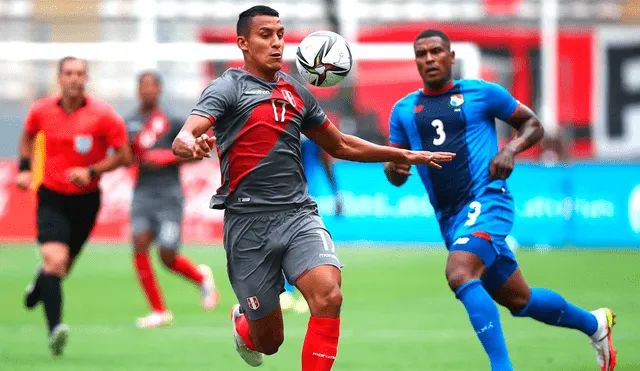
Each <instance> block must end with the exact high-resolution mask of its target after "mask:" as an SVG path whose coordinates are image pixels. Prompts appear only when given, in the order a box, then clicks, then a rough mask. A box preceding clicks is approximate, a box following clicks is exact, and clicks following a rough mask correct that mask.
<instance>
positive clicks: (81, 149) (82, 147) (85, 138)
mask: <svg viewBox="0 0 640 371" xmlns="http://www.w3.org/2000/svg"><path fill="white" fill-rule="evenodd" d="M73 146H74V148H75V150H76V152H78V153H82V154H86V153H89V151H91V148H92V147H93V138H92V137H91V136H90V135H76V137H75V138H73Z"/></svg>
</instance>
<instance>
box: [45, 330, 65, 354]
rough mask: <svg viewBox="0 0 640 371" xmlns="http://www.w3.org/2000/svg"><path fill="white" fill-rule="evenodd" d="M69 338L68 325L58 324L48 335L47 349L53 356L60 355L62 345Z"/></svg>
mask: <svg viewBox="0 0 640 371" xmlns="http://www.w3.org/2000/svg"><path fill="white" fill-rule="evenodd" d="M68 338H69V326H67V325H65V324H59V325H58V326H56V327H54V329H53V331H51V335H49V349H51V353H53V355H54V356H59V355H62V351H63V350H64V346H65V345H66V344H67V339H68Z"/></svg>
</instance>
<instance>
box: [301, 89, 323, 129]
mask: <svg viewBox="0 0 640 371" xmlns="http://www.w3.org/2000/svg"><path fill="white" fill-rule="evenodd" d="M309 97H310V98H309V99H308V103H307V104H308V105H309V106H308V108H307V110H306V113H305V115H304V118H303V120H302V130H304V131H308V130H318V129H323V128H325V127H326V126H328V125H329V118H328V117H327V114H326V113H325V112H324V110H323V109H322V107H320V102H318V99H316V97H314V96H313V95H311V93H309Z"/></svg>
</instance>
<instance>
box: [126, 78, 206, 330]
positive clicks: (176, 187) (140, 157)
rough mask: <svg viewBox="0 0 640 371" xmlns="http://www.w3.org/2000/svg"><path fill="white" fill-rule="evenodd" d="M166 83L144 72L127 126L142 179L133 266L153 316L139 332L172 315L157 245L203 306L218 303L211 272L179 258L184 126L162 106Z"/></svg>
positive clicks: (134, 211) (134, 213)
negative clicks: (179, 143) (179, 147)
mask: <svg viewBox="0 0 640 371" xmlns="http://www.w3.org/2000/svg"><path fill="white" fill-rule="evenodd" d="M161 89H162V81H161V78H160V76H159V75H158V74H157V73H155V72H151V71H149V72H144V73H142V74H141V75H140V76H139V78H138V97H139V98H140V107H139V108H138V109H137V110H136V111H135V112H134V113H133V114H131V115H130V116H129V117H128V118H127V120H126V122H127V129H128V132H129V138H130V140H131V144H132V147H133V153H134V159H135V162H136V163H137V165H138V176H137V182H136V186H135V189H134V192H133V199H132V205H131V231H132V235H133V245H134V265H135V269H136V273H137V276H138V280H139V281H140V285H141V286H142V289H143V291H144V293H145V295H146V298H147V301H148V302H149V306H150V307H151V309H152V313H151V314H149V315H147V316H145V317H142V318H139V319H138V321H137V326H138V327H141V328H146V327H158V326H164V325H168V324H170V323H171V322H172V320H173V315H172V314H171V312H169V311H168V310H167V309H166V308H165V305H164V302H163V299H162V294H161V292H160V287H159V286H158V284H157V282H156V279H155V275H154V272H153V268H152V266H151V261H150V259H149V248H150V246H151V243H152V242H153V241H154V240H155V241H156V243H157V244H158V247H159V253H160V259H161V260H162V263H163V264H164V265H165V266H166V267H167V268H169V269H170V270H171V271H173V272H175V273H177V274H179V275H181V276H183V277H185V278H186V279H188V280H190V281H191V282H193V283H195V284H196V285H198V287H199V288H200V292H201V296H202V307H203V308H204V309H205V310H212V309H213V308H214V307H215V306H216V305H217V304H218V293H217V291H216V288H215V284H214V281H213V274H212V272H211V268H209V267H208V266H206V265H204V264H201V265H199V266H198V267H196V266H195V265H194V264H193V263H192V262H191V261H190V260H189V259H188V258H187V257H186V256H184V255H182V254H179V253H178V249H179V247H180V243H181V232H180V230H181V228H182V210H183V203H184V196H183V192H182V185H181V183H180V169H179V162H181V161H180V160H179V159H178V158H177V157H176V156H175V155H174V154H173V153H172V151H171V142H172V141H173V138H175V136H176V135H177V133H178V132H179V131H180V128H181V127H182V123H180V122H179V121H177V120H172V119H170V118H169V116H168V115H167V113H166V112H165V111H164V110H162V108H160V106H159V100H160V94H161Z"/></svg>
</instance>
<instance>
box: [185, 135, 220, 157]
mask: <svg viewBox="0 0 640 371" xmlns="http://www.w3.org/2000/svg"><path fill="white" fill-rule="evenodd" d="M215 145H216V137H209V136H208V135H207V134H202V135H201V136H199V137H197V138H196V140H195V142H194V143H193V146H192V148H191V151H192V152H193V158H194V159H196V160H201V159H203V158H205V157H211V153H210V152H211V150H212V149H213V146H215Z"/></svg>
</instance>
